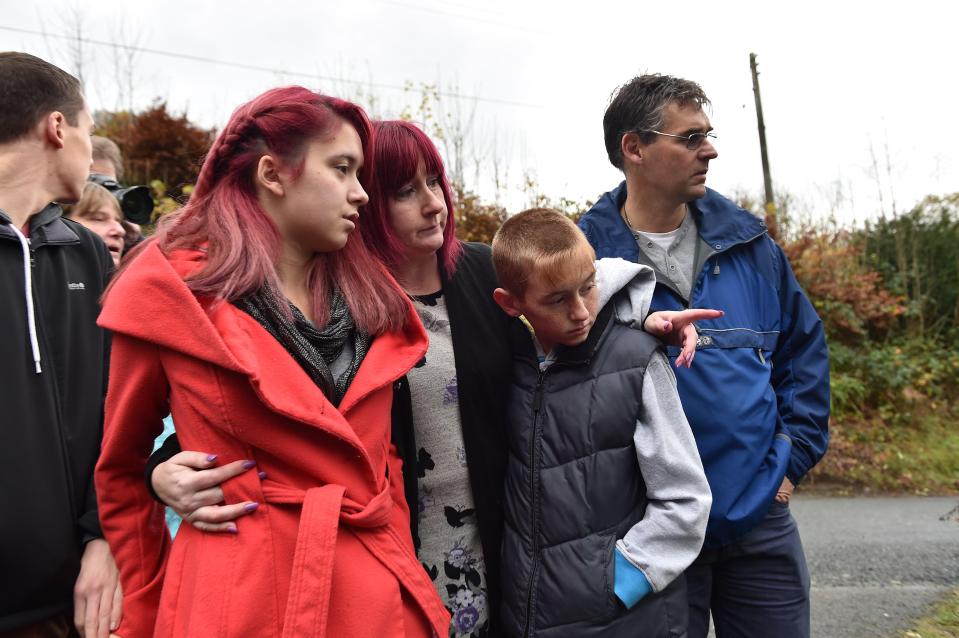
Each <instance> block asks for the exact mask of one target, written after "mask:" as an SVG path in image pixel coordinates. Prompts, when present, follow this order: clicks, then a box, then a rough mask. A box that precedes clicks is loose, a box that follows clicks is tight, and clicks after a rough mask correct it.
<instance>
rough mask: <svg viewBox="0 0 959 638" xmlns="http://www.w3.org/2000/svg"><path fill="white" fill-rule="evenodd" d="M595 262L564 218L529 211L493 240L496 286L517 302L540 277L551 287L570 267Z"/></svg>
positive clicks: (580, 236)
mask: <svg viewBox="0 0 959 638" xmlns="http://www.w3.org/2000/svg"><path fill="white" fill-rule="evenodd" d="M595 258H596V253H595V252H594V251H593V247H592V246H590V245H589V242H588V241H587V240H586V236H585V235H583V232H582V231H581V230H580V229H579V228H577V227H576V224H574V223H573V220H571V219H570V218H569V217H567V216H566V215H563V214H562V213H560V212H559V211H556V210H553V209H551V208H531V209H529V210H524V211H523V212H521V213H517V214H516V215H513V216H512V217H510V218H509V219H507V220H506V221H505V222H504V223H503V225H502V226H500V229H499V230H498V231H496V235H495V236H494V237H493V267H494V268H495V269H496V277H497V279H498V280H499V285H500V286H501V287H502V288H505V289H506V290H507V291H509V292H510V293H511V294H513V295H515V296H517V297H519V298H520V299H522V298H523V296H524V295H525V294H526V289H527V287H528V285H529V282H530V279H532V278H533V277H534V276H535V275H539V276H540V277H541V278H542V281H543V282H544V283H546V284H548V285H549V284H554V283H556V282H557V281H559V280H561V279H562V278H563V276H564V275H565V274H566V273H568V272H570V269H571V267H574V266H576V265H579V264H581V263H582V262H583V261H585V260H588V261H589V262H590V264H592V262H593V260H594V259H595Z"/></svg>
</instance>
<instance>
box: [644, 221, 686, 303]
mask: <svg viewBox="0 0 959 638" xmlns="http://www.w3.org/2000/svg"><path fill="white" fill-rule="evenodd" d="M630 230H631V231H632V233H633V237H634V238H635V239H636V243H637V244H638V245H639V251H640V252H641V253H642V254H644V255H645V256H646V258H647V259H648V260H649V261H650V263H651V264H652V265H653V267H654V268H656V269H657V270H658V271H659V272H660V273H661V274H662V275H665V276H666V278H667V279H669V281H670V282H671V283H672V284H673V285H674V286H675V287H676V289H677V290H678V291H679V292H680V294H682V295H683V297H684V298H685V299H686V300H687V301H688V300H689V295H690V293H691V291H692V287H693V280H694V278H695V276H696V273H694V272H693V269H694V268H695V262H696V245H697V243H698V242H699V232H698V230H697V228H696V222H695V221H694V220H693V216H692V215H690V214H689V213H688V212H687V213H686V216H685V217H684V218H683V221H682V223H681V224H680V225H679V228H677V229H676V230H675V231H673V233H657V234H653V233H642V232H639V231H638V230H633V229H630ZM669 234H674V236H673V237H672V242H670V243H669V244H668V245H667V246H666V247H663V246H661V245H660V243H659V242H660V240H661V239H662V238H663V235H669Z"/></svg>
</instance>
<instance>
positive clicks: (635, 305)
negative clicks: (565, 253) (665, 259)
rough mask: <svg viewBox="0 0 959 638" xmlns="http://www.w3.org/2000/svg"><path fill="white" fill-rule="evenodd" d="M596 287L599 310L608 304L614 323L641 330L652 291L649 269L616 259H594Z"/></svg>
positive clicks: (652, 276) (652, 282) (653, 282)
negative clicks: (611, 306)
mask: <svg viewBox="0 0 959 638" xmlns="http://www.w3.org/2000/svg"><path fill="white" fill-rule="evenodd" d="M596 285H597V286H598V287H599V310H602V309H603V308H604V307H606V304H609V303H612V304H613V317H614V319H615V320H616V321H618V322H619V323H622V324H626V325H627V326H630V327H631V328H636V329H637V330H642V329H643V322H644V321H645V320H646V315H647V314H649V304H650V302H651V301H652V299H653V290H655V288H656V275H655V273H654V272H653V269H652V268H650V267H649V266H644V265H642V264H636V263H633V262H630V261H626V260H625V259H620V258H619V257H607V258H606V259H597V260H596ZM620 293H622V294H620Z"/></svg>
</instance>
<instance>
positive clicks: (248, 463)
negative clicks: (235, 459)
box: [243, 461, 256, 470]
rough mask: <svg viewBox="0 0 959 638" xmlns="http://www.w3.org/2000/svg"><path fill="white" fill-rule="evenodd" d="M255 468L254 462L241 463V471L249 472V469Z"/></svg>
mask: <svg viewBox="0 0 959 638" xmlns="http://www.w3.org/2000/svg"><path fill="white" fill-rule="evenodd" d="M254 467H256V461H243V469H244V470H249V469H250V468H254Z"/></svg>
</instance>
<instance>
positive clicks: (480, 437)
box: [393, 243, 512, 636]
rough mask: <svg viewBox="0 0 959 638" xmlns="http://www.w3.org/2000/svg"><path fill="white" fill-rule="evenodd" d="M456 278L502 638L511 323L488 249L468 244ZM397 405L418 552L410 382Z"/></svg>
mask: <svg viewBox="0 0 959 638" xmlns="http://www.w3.org/2000/svg"><path fill="white" fill-rule="evenodd" d="M463 249H464V251H463V255H462V257H461V258H460V260H459V262H458V263H457V266H456V270H455V272H454V273H453V276H452V277H447V276H446V274H445V273H441V275H442V277H443V296H444V297H445V298H446V310H447V312H448V313H449V318H450V332H451V333H452V336H453V357H454V359H455V363H456V385H457V390H458V397H459V409H460V421H461V422H462V426H463V444H464V446H465V448H466V466H467V469H468V471H469V476H470V484H471V486H472V489H473V502H474V505H475V507H476V518H477V521H478V523H479V533H480V541H481V542H482V543H483V558H484V559H485V561H486V582H487V586H488V588H489V590H488V592H487V593H488V595H489V601H490V633H489V635H490V636H499V635H501V633H500V629H499V628H500V626H501V625H500V622H499V609H500V602H501V600H502V596H501V592H500V589H499V587H498V585H499V583H500V560H499V559H500V543H501V541H502V538H503V479H504V477H505V475H506V429H505V416H506V392H507V390H508V388H509V375H510V366H511V365H512V362H511V357H510V348H509V326H510V321H511V320H510V318H509V316H508V315H507V314H506V313H505V312H503V311H502V310H501V309H500V307H499V306H497V305H496V302H495V301H493V290H494V289H495V288H496V286H497V283H496V273H495V271H494V270H493V262H492V260H491V253H490V248H489V246H486V245H485V244H478V243H464V244H463ZM395 390H396V394H395V396H394V399H393V443H394V444H395V445H396V447H397V448H398V450H399V454H400V457H401V458H402V459H403V467H404V468H412V469H413V471H404V473H403V482H404V484H405V486H406V502H407V503H408V504H409V506H410V527H411V529H412V531H413V541H414V543H415V544H416V546H417V548H418V547H419V535H418V533H417V512H418V510H419V507H418V505H419V489H418V487H417V477H416V471H415V468H416V454H417V447H416V440H415V436H414V428H413V415H412V406H411V405H410V388H409V384H408V383H407V381H406V378H405V377H404V378H403V379H401V380H400V381H398V382H397V383H396V387H395Z"/></svg>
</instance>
